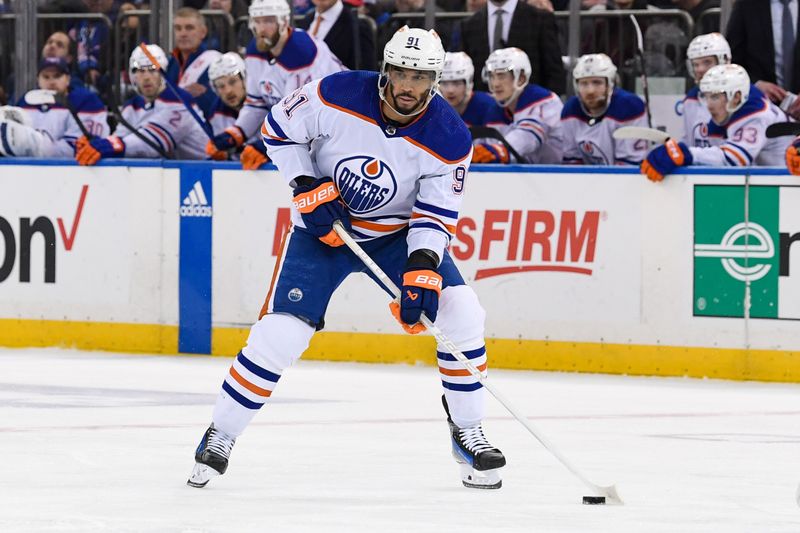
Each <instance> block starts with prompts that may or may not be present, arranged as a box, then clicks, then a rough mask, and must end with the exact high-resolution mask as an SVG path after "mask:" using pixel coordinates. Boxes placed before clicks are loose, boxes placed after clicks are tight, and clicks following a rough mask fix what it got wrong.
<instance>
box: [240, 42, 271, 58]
mask: <svg viewBox="0 0 800 533" xmlns="http://www.w3.org/2000/svg"><path fill="white" fill-rule="evenodd" d="M244 55H245V57H257V58H259V59H263V60H264V61H269V60H271V59H272V56H271V55H269V52H262V51H261V50H259V49H258V47H257V46H256V38H255V37H253V38H252V39H250V42H249V43H247V48H245V52H244Z"/></svg>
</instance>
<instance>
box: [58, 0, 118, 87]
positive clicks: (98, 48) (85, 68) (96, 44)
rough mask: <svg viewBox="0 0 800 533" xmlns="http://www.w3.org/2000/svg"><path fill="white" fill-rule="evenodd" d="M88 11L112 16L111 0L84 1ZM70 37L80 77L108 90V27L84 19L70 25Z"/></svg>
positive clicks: (90, 84)
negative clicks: (73, 44) (74, 49)
mask: <svg viewBox="0 0 800 533" xmlns="http://www.w3.org/2000/svg"><path fill="white" fill-rule="evenodd" d="M83 3H84V5H85V6H86V9H87V10H88V12H89V13H99V14H102V15H106V16H112V9H113V7H114V0H83ZM68 34H69V36H70V38H71V39H72V40H73V41H75V42H76V43H77V59H78V61H77V71H78V74H79V76H80V77H81V78H82V80H83V81H84V82H85V83H86V84H87V85H88V86H90V87H93V88H95V89H96V90H97V91H98V92H100V93H101V94H104V93H105V92H106V91H107V90H108V89H109V85H110V83H109V79H108V72H107V68H106V67H107V65H108V53H109V50H110V48H111V38H110V35H109V28H108V26H107V25H106V24H105V23H103V22H101V21H98V20H95V19H85V20H81V21H78V22H77V23H76V24H73V25H71V26H70V29H69V31H68Z"/></svg>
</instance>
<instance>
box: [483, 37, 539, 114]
mask: <svg viewBox="0 0 800 533" xmlns="http://www.w3.org/2000/svg"><path fill="white" fill-rule="evenodd" d="M498 71H501V72H511V73H512V75H513V76H514V92H513V93H512V95H511V97H509V98H508V99H506V100H504V101H502V102H497V103H498V104H500V105H501V106H503V107H505V106H507V105H508V104H510V103H512V102H514V101H515V100H516V99H517V96H519V93H521V92H522V91H523V89H525V86H526V85H528V83H530V81H531V73H532V72H533V69H532V68H531V60H530V59H529V58H528V54H526V53H525V52H523V51H522V50H520V49H519V48H500V49H497V50H495V51H494V52H492V53H491V54H490V55H489V57H488V59H486V63H485V64H484V65H483V70H482V71H481V79H483V82H484V83H486V84H487V85H489V74H491V73H492V72H498ZM522 74H525V83H522V84H521V83H520V82H521V81H522ZM489 91H491V85H489Z"/></svg>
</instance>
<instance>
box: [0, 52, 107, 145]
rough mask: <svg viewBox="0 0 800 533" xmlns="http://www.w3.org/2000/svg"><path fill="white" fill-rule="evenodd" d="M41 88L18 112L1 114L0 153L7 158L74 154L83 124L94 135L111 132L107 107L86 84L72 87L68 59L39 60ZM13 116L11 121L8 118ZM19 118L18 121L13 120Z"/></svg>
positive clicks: (27, 96) (21, 103)
mask: <svg viewBox="0 0 800 533" xmlns="http://www.w3.org/2000/svg"><path fill="white" fill-rule="evenodd" d="M37 82H38V85H39V89H38V90H33V91H28V92H27V93H26V94H25V96H24V97H22V99H21V100H20V101H19V103H17V106H18V107H17V108H12V109H18V110H19V111H20V113H19V115H18V116H16V117H14V116H9V115H6V116H5V120H4V119H3V115H0V137H2V138H1V139H0V154H2V155H4V156H6V157H14V156H16V157H73V156H74V155H75V142H76V141H77V140H78V138H79V137H81V135H83V134H82V133H81V127H80V125H79V124H78V122H77V121H76V120H75V117H74V116H73V114H72V113H73V112H74V113H75V114H76V115H77V117H78V119H79V120H80V121H81V123H82V124H83V126H84V127H85V128H86V130H87V131H88V132H89V133H90V134H92V135H108V123H107V122H106V119H107V116H106V109H105V106H104V105H103V102H101V101H100V98H99V97H98V96H97V95H96V94H95V93H93V92H92V91H89V90H88V89H84V88H83V87H71V86H70V67H69V63H67V61H66V59H64V58H59V57H47V58H44V59H42V61H41V62H40V63H39V74H38V76H37ZM9 119H10V120H9ZM14 119H16V120H14Z"/></svg>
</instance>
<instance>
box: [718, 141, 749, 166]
mask: <svg viewBox="0 0 800 533" xmlns="http://www.w3.org/2000/svg"><path fill="white" fill-rule="evenodd" d="M722 151H723V152H727V153H729V154H731V155H732V156H733V157H735V158H736V159H737V160H738V161H739V164H740V165H742V166H743V167H746V166H747V161H745V160H744V158H743V157H742V156H741V155H739V154H738V153H736V151H734V150H731V149H730V148H728V147H726V146H723V147H722Z"/></svg>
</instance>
